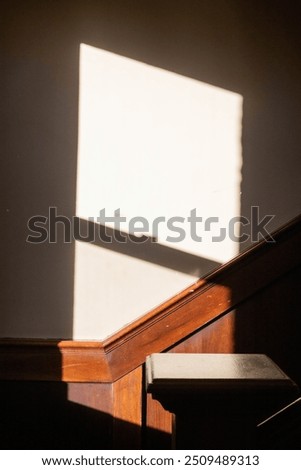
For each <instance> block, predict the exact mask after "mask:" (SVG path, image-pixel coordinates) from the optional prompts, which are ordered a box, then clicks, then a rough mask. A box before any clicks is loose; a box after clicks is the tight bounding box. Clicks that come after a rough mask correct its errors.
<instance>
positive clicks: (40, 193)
mask: <svg viewBox="0 0 301 470" xmlns="http://www.w3.org/2000/svg"><path fill="white" fill-rule="evenodd" d="M2 10H3V14H2V15H1V35H2V38H1V39H2V43H3V51H4V52H3V58H2V62H3V67H1V68H2V70H3V73H2V74H1V80H2V83H1V87H0V90H1V91H0V93H1V97H0V99H1V109H2V116H1V119H2V122H1V128H2V132H3V139H2V144H1V147H2V148H1V150H2V152H1V153H2V155H3V157H2V159H1V165H2V168H1V173H0V174H1V189H2V193H3V196H2V197H1V229H2V230H1V236H2V243H1V250H2V261H1V266H2V278H1V286H2V292H3V295H2V301H1V309H0V311H1V314H0V315H1V318H0V321H1V329H2V336H21V337H27V336H34V337H52V338H55V337H64V338H70V337H71V335H72V310H73V274H74V246H73V244H70V245H67V244H63V243H57V244H54V245H51V244H41V245H29V244H28V243H26V236H27V235H28V230H27V221H28V219H29V218H30V217H32V216H33V215H37V214H42V215H47V214H48V208H49V207H50V206H52V207H57V208H58V212H59V213H61V214H64V215H65V216H67V217H68V216H70V217H71V216H72V215H74V213H75V190H76V160H77V127H78V88H79V83H78V81H79V77H78V71H79V45H80V43H86V44H89V45H93V46H95V47H99V48H102V49H106V50H109V51H112V52H115V53H117V54H120V55H124V56H126V57H130V58H133V59H136V60H139V61H142V62H146V63H149V64H151V65H154V66H156V67H160V68H163V69H166V70H171V71H173V72H176V73H179V74H181V75H184V76H188V77H192V78H195V79H197V80H200V81H203V82H207V83H210V84H212V85H215V86H218V87H221V88H225V89H227V90H232V91H234V92H237V93H240V94H241V95H242V96H243V98H244V109H243V122H242V150H243V168H242V183H241V192H242V195H241V213H242V215H245V216H249V215H250V207H251V206H252V205H259V206H260V213H261V214H262V215H265V214H275V215H276V217H275V219H274V220H273V222H272V223H271V224H270V226H269V229H270V230H272V229H274V228H276V226H279V225H281V224H282V223H284V222H286V221H287V220H289V219H290V218H292V217H293V216H294V215H296V214H297V213H299V212H300V206H301V201H300V190H299V188H300V183H301V181H300V175H301V171H300V170H301V168H300V165H301V160H300V158H299V148H300V137H299V136H300V135H301V132H300V131H301V110H300V106H299V103H300V98H301V96H300V95H301V87H300V85H299V84H300V83H301V58H300V54H299V51H300V42H301V41H300V32H299V29H300V28H299V22H300V10H301V8H300V5H299V4H298V3H297V2H293V3H291V4H290V5H289V6H288V5H286V4H284V3H283V2H280V1H277V0H276V1H275V0H273V1H272V0H268V1H266V2H261V1H259V0H258V1H257V0H255V1H254V2H251V3H246V2H243V1H237V0H230V1H227V2H226V1H224V0H217V1H214V2H202V1H197V0H188V1H186V0H185V1H184V0H153V1H152V2H141V1H139V0H115V1H114V2H112V1H110V0H104V1H101V2H99V1H97V0H90V1H88V2H87V1H85V2H84V1H81V0H77V1H73V2H71V1H69V0H63V1H61V2H60V3H59V5H55V6H54V4H53V2H51V1H45V2H42V3H41V2H39V1H37V0H25V1H22V2H19V1H10V2H8V1H6V0H5V1H4V2H2ZM217 171H219V169H218V168H217Z"/></svg>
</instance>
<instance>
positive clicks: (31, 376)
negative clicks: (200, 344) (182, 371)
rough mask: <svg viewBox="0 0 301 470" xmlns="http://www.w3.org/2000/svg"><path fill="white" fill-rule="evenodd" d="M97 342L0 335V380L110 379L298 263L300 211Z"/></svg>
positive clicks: (219, 315) (176, 340)
mask: <svg viewBox="0 0 301 470" xmlns="http://www.w3.org/2000/svg"><path fill="white" fill-rule="evenodd" d="M273 238H274V240H275V241H274V242H265V241H263V242H260V243H258V244H256V245H255V246H253V247H251V248H250V249H249V250H247V251H246V252H245V253H243V254H241V255H239V256H238V257H236V258H234V259H233V260H231V261H230V262H229V263H227V264H225V265H223V266H222V267H220V268H218V269H217V270H215V271H214V272H213V273H211V274H210V275H208V276H207V277H205V278H204V279H200V280H199V281H197V282H196V283H195V284H193V285H192V286H190V287H188V288H187V289H185V290H183V291H182V292H181V293H180V294H178V295H176V296H175V297H173V298H171V299H169V300H168V301H167V302H165V303H163V304H162V305H161V306H159V307H157V308H156V309H154V310H152V311H151V312H149V313H147V314H146V315H144V316H143V317H141V318H140V319H138V320H137V321H135V322H133V323H132V324H130V325H129V326H127V327H125V328H123V329H122V330H120V331H119V332H118V333H116V334H114V335H112V336H111V337H109V338H108V339H106V340H104V341H102V342H81V341H49V340H45V341H44V340H23V339H20V340H16V339H13V340H0V379H1V380H56V381H66V382H114V381H116V380H118V379H119V378H121V377H122V376H124V375H126V374H127V373H129V372H130V371H132V370H134V369H136V368H137V367H139V366H140V365H141V364H142V363H143V362H144V361H145V357H146V356H147V355H148V354H151V353H155V352H160V351H163V350H165V349H167V348H170V347H171V346H173V345H174V344H176V343H177V342H179V341H180V340H182V339H184V338H185V337H187V336H188V335H190V334H191V333H193V332H195V331H197V330H199V329H200V328H202V327H204V326H206V325H208V324H209V323H210V322H212V321H214V320H216V319H218V318H220V317H221V316H222V315H225V314H226V313H228V312H229V311H231V310H232V309H234V308H236V307H237V306H238V305H239V304H241V303H242V302H244V301H246V300H247V299H248V298H249V297H250V296H252V295H254V294H255V293H256V292H257V291H259V290H261V289H263V288H265V287H266V286H268V285H269V284H271V283H272V282H273V281H275V280H276V279H278V278H279V277H280V276H282V275H284V274H285V273H287V272H289V271H290V270H292V269H294V268H296V267H297V266H299V265H300V264H301V250H300V244H301V217H298V218H296V219H294V220H293V221H292V222H291V223H290V224H288V225H286V226H285V227H283V228H282V229H280V230H278V231H277V232H276V233H274V234H273Z"/></svg>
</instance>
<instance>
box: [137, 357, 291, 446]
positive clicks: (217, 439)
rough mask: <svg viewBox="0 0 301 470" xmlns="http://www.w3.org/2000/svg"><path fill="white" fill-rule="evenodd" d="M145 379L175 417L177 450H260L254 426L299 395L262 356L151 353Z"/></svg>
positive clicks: (155, 395)
mask: <svg viewBox="0 0 301 470" xmlns="http://www.w3.org/2000/svg"><path fill="white" fill-rule="evenodd" d="M146 381H147V384H146V387H147V391H148V392H149V393H151V394H152V396H153V398H155V399H156V400H158V401H159V402H160V403H161V404H162V405H163V407H164V408H165V409H166V410H168V411H170V412H172V413H174V415H175V429H174V442H175V448H176V449H252V448H253V449H256V448H257V447H256V425H257V424H258V423H259V422H260V421H262V420H263V419H265V418H267V417H268V416H270V415H271V414H272V413H274V412H276V411H277V410H278V409H279V408H281V407H283V406H285V405H287V404H288V403H289V402H290V401H292V400H293V399H295V398H296V397H297V396H298V395H299V393H298V387H297V386H296V384H295V383H294V382H293V381H292V380H291V379H290V378H289V377H288V376H287V375H286V374H285V373H284V372H283V371H282V370H281V369H280V368H279V367H278V366H277V365H276V364H275V363H274V362H273V361H272V360H271V359H270V358H268V357H267V356H265V355H263V354H168V353H162V354H152V355H151V356H149V357H148V358H147V361H146Z"/></svg>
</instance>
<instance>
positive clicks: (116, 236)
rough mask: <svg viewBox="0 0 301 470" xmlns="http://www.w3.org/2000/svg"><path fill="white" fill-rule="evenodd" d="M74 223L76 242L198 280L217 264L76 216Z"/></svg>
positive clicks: (150, 239) (149, 239) (145, 237)
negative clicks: (88, 244) (172, 270)
mask: <svg viewBox="0 0 301 470" xmlns="http://www.w3.org/2000/svg"><path fill="white" fill-rule="evenodd" d="M74 223H75V225H76V227H77V229H76V230H74V233H75V238H76V239H77V240H81V241H83V242H86V243H87V242H88V243H92V244H93V245H95V246H98V247H100V248H105V249H107V250H112V251H115V252H116V253H120V254H123V255H127V256H131V257H134V258H137V259H141V260H143V261H148V262H149V263H153V264H156V265H157V266H163V267H165V268H169V269H174V270H175V271H178V272H181V273H185V274H190V275H191V276H196V277H201V276H203V275H204V274H207V273H209V272H210V271H213V270H214V269H217V268H218V267H219V266H220V265H221V263H217V262H216V261H213V260H211V259H209V258H203V257H201V256H197V255H193V254H191V253H186V252H185V251H181V250H177V249H176V246H177V245H176V244H175V248H173V247H169V246H164V245H161V244H159V243H157V241H156V239H155V238H152V237H148V236H145V235H143V237H138V236H135V235H132V234H128V233H126V232H122V231H121V230H116V229H113V228H111V227H107V226H104V225H101V224H96V223H95V222H92V221H87V220H84V219H79V218H77V217H76V219H75V221H74Z"/></svg>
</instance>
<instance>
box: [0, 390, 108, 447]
mask: <svg viewBox="0 0 301 470" xmlns="http://www.w3.org/2000/svg"><path fill="white" fill-rule="evenodd" d="M74 386H75V388H76V389H74ZM110 387H111V385H110V384H105V385H103V384H94V385H93V386H92V387H91V386H90V385H89V384H72V388H73V390H72V396H73V401H70V400H68V384H66V383H62V382H41V381H40V382H31V381H30V382H25V381H22V382H21V381H19V382H15V381H5V382H1V383H0V413H1V420H0V439H1V448H3V449H111V448H112V431H113V420H112V415H111V414H110V413H109V412H108V410H106V406H107V405H108V403H109V401H110V400H109V397H110ZM105 402H107V404H106V405H105ZM90 405H92V406H90ZM96 408H98V409H96ZM104 410H106V411H104Z"/></svg>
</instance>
